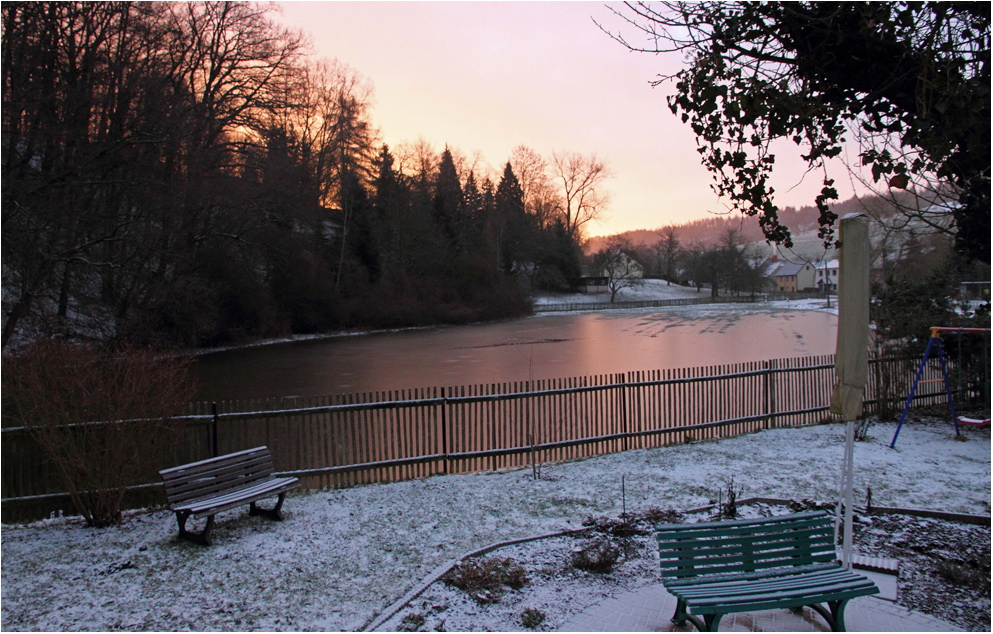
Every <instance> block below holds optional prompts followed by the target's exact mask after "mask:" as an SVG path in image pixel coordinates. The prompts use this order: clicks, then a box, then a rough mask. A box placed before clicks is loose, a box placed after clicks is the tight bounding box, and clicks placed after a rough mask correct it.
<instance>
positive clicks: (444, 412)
mask: <svg viewBox="0 0 993 634" xmlns="http://www.w3.org/2000/svg"><path fill="white" fill-rule="evenodd" d="M437 389H438V388H435V390H437ZM441 453H442V454H443V455H444V456H445V462H444V463H443V465H444V466H443V471H442V472H443V473H444V474H445V475H448V395H447V394H446V393H445V388H441Z"/></svg>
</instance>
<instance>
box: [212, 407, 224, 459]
mask: <svg viewBox="0 0 993 634" xmlns="http://www.w3.org/2000/svg"><path fill="white" fill-rule="evenodd" d="M210 414H211V416H213V417H214V422H213V424H212V425H211V435H210V440H211V443H210V444H211V452H212V453H213V457H214V458H216V457H217V456H219V455H221V454H220V452H219V451H218V446H217V422H218V417H217V403H211V404H210Z"/></svg>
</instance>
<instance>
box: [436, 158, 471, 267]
mask: <svg viewBox="0 0 993 634" xmlns="http://www.w3.org/2000/svg"><path fill="white" fill-rule="evenodd" d="M433 203H434V213H435V218H436V219H437V221H438V224H439V226H440V227H441V229H442V231H444V233H445V236H446V237H447V239H448V242H449V246H450V249H451V250H452V251H453V252H454V253H459V252H461V251H462V250H463V249H464V248H465V243H464V238H465V222H464V201H463V196H462V184H461V183H460V182H459V175H458V172H457V171H456V169H455V161H454V160H453V159H452V153H451V151H450V150H449V149H448V148H447V147H446V148H445V151H444V152H442V154H441V162H440V163H439V165H438V175H437V179H436V180H435V187H434V199H433Z"/></svg>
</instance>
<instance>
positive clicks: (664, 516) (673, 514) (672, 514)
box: [641, 506, 683, 526]
mask: <svg viewBox="0 0 993 634" xmlns="http://www.w3.org/2000/svg"><path fill="white" fill-rule="evenodd" d="M641 517H642V518H643V519H644V520H645V521H646V522H648V523H649V524H651V525H653V526H654V525H655V524H678V523H680V522H682V521H683V514H682V513H680V512H679V511H674V510H672V509H665V510H663V509H660V508H658V507H655V506H653V507H651V508H649V509H648V510H647V511H645V512H644V513H642V514H641Z"/></svg>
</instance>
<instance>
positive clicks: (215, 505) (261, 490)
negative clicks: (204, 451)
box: [173, 478, 299, 517]
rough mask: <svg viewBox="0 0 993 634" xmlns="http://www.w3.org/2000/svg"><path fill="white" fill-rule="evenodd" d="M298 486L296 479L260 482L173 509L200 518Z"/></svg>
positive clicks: (185, 503)
mask: <svg viewBox="0 0 993 634" xmlns="http://www.w3.org/2000/svg"><path fill="white" fill-rule="evenodd" d="M298 486H299V481H297V479H296V478H280V479H279V480H269V481H267V482H260V483H258V484H256V485H253V486H250V487H244V488H242V489H236V490H234V491H228V492H226V493H223V494H220V495H217V496H214V497H210V498H204V499H200V500H192V501H190V502H184V503H183V504H181V505H178V506H176V507H174V508H173V510H174V511H177V510H179V511H190V512H191V513H193V516H194V517H202V516H204V515H206V514H207V513H217V512H219V511H223V510H227V509H228V508H231V507H234V506H241V505H242V504H248V503H249V502H252V501H255V500H259V499H262V498H266V497H269V496H271V495H275V494H276V493H279V492H280V491H288V490H291V489H295V488H297V487H298Z"/></svg>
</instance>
